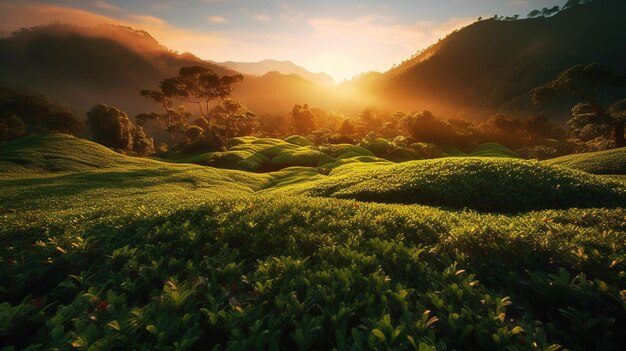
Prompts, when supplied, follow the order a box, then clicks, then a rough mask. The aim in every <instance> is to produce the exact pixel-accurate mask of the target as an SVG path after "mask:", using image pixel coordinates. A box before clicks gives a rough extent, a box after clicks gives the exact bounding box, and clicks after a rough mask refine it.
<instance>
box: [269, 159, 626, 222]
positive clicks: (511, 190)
mask: <svg viewBox="0 0 626 351" xmlns="http://www.w3.org/2000/svg"><path fill="white" fill-rule="evenodd" d="M267 191H268V192H270V193H280V194H282V193H284V194H300V195H307V196H321V197H334V198H340V199H354V200H359V201H373V202H383V203H404V204H427V205H435V206H446V207H454V208H465V207H469V208H472V209H477V210H483V211H494V212H519V211H528V210H539V209H546V208H569V207H594V206H604V207H611V206H612V207H616V206H622V205H623V204H624V203H626V188H624V187H623V186H621V185H619V184H616V183H614V182H611V181H609V180H604V179H600V178H598V177H596V176H593V175H590V174H587V173H583V172H580V171H573V170H568V169H565V168H554V167H549V166H546V165H543V164H540V163H538V162H533V161H525V160H517V159H510V158H481V157H464V158H441V159H434V160H424V161H411V162H405V163H400V164H391V165H385V164H367V163H359V164H350V165H346V166H341V167H337V168H335V169H334V170H332V171H331V172H330V175H329V176H328V177H327V178H324V179H320V180H314V181H310V182H303V183H300V184H295V185H293V186H290V187H283V188H280V189H268V190H267ZM537 194H541V196H537Z"/></svg>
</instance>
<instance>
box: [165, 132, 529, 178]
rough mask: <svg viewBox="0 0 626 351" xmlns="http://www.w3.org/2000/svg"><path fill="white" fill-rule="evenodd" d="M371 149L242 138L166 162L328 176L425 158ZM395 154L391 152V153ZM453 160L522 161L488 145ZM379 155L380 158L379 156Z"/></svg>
mask: <svg viewBox="0 0 626 351" xmlns="http://www.w3.org/2000/svg"><path fill="white" fill-rule="evenodd" d="M366 144H367V146H368V147H369V149H368V148H365V147H361V146H355V145H351V144H333V145H325V146H319V147H315V146H313V145H312V143H311V142H310V141H309V140H307V139H306V138H304V137H302V136H299V135H292V136H289V137H287V138H285V140H281V139H273V138H256V137H240V138H233V139H231V141H230V145H231V147H230V149H229V150H228V151H226V152H197V153H191V154H182V153H180V152H179V153H175V154H172V155H169V156H168V157H167V158H166V159H164V161H166V162H174V163H194V164H199V165H204V166H212V167H219V168H228V169H238V170H244V171H251V172H269V171H276V170H280V169H283V168H286V167H319V168H321V169H322V171H324V172H328V171H330V170H332V169H334V168H336V167H338V166H341V165H344V164H348V163H355V162H357V163H358V162H367V163H370V162H376V163H386V162H395V163H400V162H407V161H413V160H421V159H423V158H424V157H425V155H421V154H420V153H419V152H418V151H416V150H413V149H411V148H396V147H395V146H393V144H392V143H391V142H390V141H388V140H386V139H382V138H377V139H375V140H372V141H368V142H366ZM390 149H391V150H392V151H389V150H390ZM445 151H446V152H445V153H444V155H445V156H452V157H476V156H478V157H503V158H519V157H520V156H519V155H518V154H517V153H516V152H514V151H513V150H510V149H508V148H507V147H505V146H503V145H500V144H498V143H486V144H482V145H480V146H478V147H477V148H476V149H475V150H473V151H472V152H470V153H469V154H466V153H464V152H462V151H460V150H458V149H456V148H455V147H448V148H446V149H445ZM376 155H378V157H377V156H376Z"/></svg>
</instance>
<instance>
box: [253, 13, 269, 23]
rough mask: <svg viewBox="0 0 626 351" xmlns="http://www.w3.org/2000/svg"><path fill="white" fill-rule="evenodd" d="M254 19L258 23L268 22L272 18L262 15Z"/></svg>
mask: <svg viewBox="0 0 626 351" xmlns="http://www.w3.org/2000/svg"><path fill="white" fill-rule="evenodd" d="M254 19H255V20H257V21H259V22H268V21H270V20H271V19H272V18H271V17H270V16H268V15H264V14H260V13H259V14H256V15H254Z"/></svg>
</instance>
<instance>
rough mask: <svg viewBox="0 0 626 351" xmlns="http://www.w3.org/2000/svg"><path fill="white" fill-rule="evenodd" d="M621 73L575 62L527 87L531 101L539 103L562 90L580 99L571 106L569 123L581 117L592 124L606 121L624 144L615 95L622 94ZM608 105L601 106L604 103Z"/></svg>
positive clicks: (577, 120) (574, 122)
mask: <svg viewBox="0 0 626 351" xmlns="http://www.w3.org/2000/svg"><path fill="white" fill-rule="evenodd" d="M625 87H626V84H625V79H624V77H619V76H616V75H615V74H613V72H611V70H609V69H608V68H607V67H604V66H602V65H600V64H597V63H591V64H588V65H577V66H574V67H571V68H569V69H566V70H565V71H563V72H561V73H559V74H558V76H557V77H556V78H555V79H554V80H552V81H550V82H548V83H546V84H544V85H542V86H540V87H537V88H534V89H532V90H531V91H530V95H531V98H532V100H533V103H534V104H535V105H540V104H543V103H545V102H547V101H549V100H551V99H554V98H556V97H558V95H559V94H566V95H570V96H573V97H575V98H577V99H578V100H579V101H581V103H580V104H578V105H577V106H576V107H575V108H574V109H573V112H574V113H573V116H572V118H573V121H572V123H570V124H571V125H579V124H580V123H581V121H582V120H585V121H588V122H589V123H593V124H600V125H608V126H610V128H611V135H610V137H611V139H613V141H614V143H615V145H616V146H618V147H622V146H626V139H625V138H624V122H625V121H624V119H623V113H622V112H621V111H622V109H621V106H622V104H621V101H623V100H619V101H617V102H616V100H617V99H616V98H615V97H616V96H620V95H621V98H623V97H624V96H625V95H626V91H625V90H624V88H625ZM608 105H610V106H609V107H605V106H608Z"/></svg>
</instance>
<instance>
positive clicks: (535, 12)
mask: <svg viewBox="0 0 626 351" xmlns="http://www.w3.org/2000/svg"><path fill="white" fill-rule="evenodd" d="M539 16H541V11H539V10H532V11H530V12H529V13H528V15H527V17H528V18H535V17H539Z"/></svg>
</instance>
